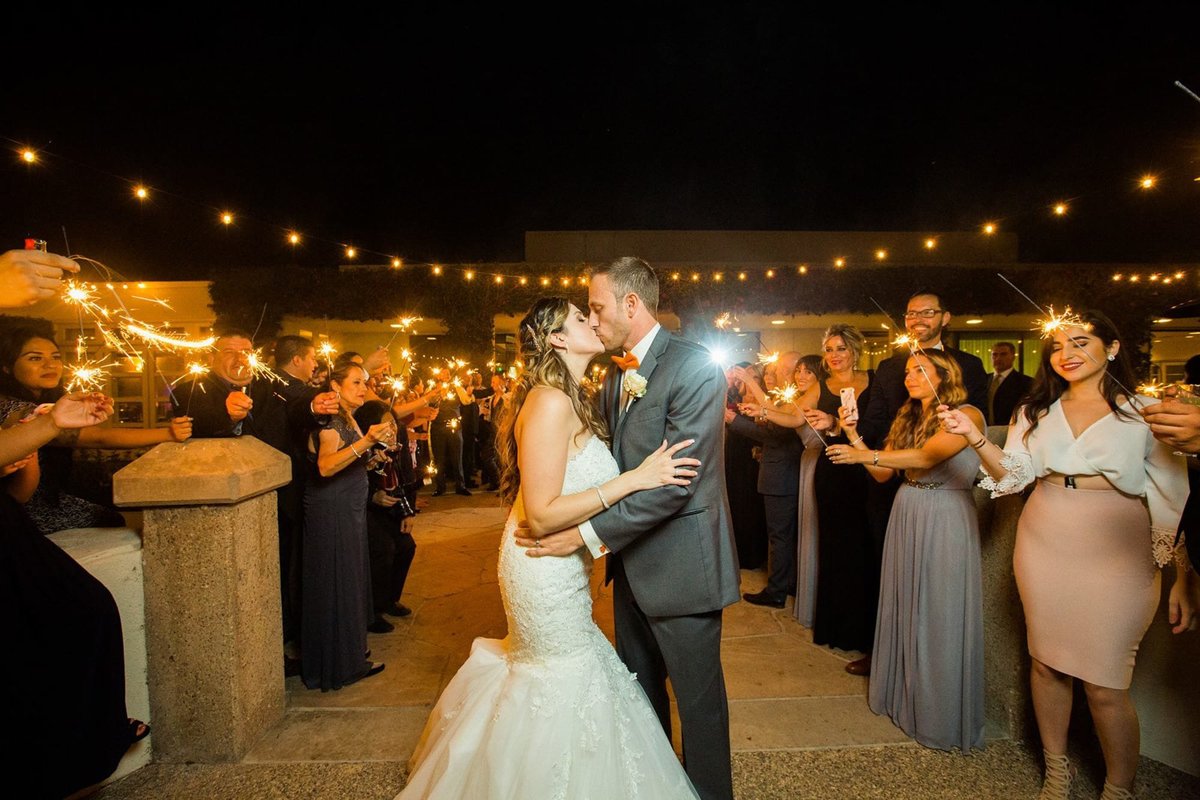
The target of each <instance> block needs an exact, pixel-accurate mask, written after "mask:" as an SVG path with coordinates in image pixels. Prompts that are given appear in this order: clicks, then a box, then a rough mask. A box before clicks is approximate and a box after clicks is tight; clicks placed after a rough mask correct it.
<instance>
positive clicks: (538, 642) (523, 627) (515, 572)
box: [400, 437, 697, 800]
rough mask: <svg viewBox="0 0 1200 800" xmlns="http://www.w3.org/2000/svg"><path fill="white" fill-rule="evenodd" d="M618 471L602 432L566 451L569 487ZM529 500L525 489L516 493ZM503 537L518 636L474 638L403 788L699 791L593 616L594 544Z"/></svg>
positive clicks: (623, 793) (472, 795)
mask: <svg viewBox="0 0 1200 800" xmlns="http://www.w3.org/2000/svg"><path fill="white" fill-rule="evenodd" d="M617 474H618V469H617V465H616V462H615V461H614V460H613V457H612V454H611V453H609V451H608V448H606V447H605V446H604V443H603V442H602V441H601V440H599V439H597V438H595V437H593V438H592V439H590V440H589V441H588V443H587V444H586V445H585V446H584V448H583V449H582V450H580V451H579V452H578V453H577V454H576V455H575V456H573V457H572V458H571V459H570V460H569V461H568V462H567V469H566V475H565V476H564V478H563V489H562V493H563V494H564V495H565V494H574V493H576V492H580V491H584V490H585V489H588V488H590V487H593V486H598V485H600V484H602V483H604V482H605V481H607V480H610V479H611V478H613V477H615V476H616V475H617ZM519 503H520V501H519V499H518V503H517V505H519ZM516 525H517V523H516V512H515V510H514V512H513V513H511V514H509V517H508V521H507V523H506V524H505V526H504V534H503V537H502V539H501V543H500V566H499V572H500V593H501V596H502V598H503V600H504V612H505V615H506V616H507V617H508V637H507V638H505V639H503V640H497V639H476V640H475V642H474V644H473V645H472V647H471V655H470V657H469V658H468V659H467V661H466V663H465V664H463V666H462V669H460V670H459V671H458V673H457V674H456V675H455V676H454V678H453V679H452V680H451V681H450V683H449V685H447V686H446V690H445V691H444V692H443V693H442V696H441V697H440V698H439V699H438V702H437V705H436V706H434V709H433V712H432V713H431V714H430V716H429V721H428V722H427V723H426V725H425V731H424V733H423V734H422V735H421V741H420V743H419V744H418V745H417V749H416V752H415V753H414V754H413V758H412V767H411V770H410V774H409V778H408V784H407V785H406V787H405V789H404V791H403V792H401V793H400V798H403V800H412V799H413V798H419V797H420V798H425V797H428V798H456V799H457V798H469V799H470V800H501V799H503V800H541V799H542V798H546V800H551V799H553V800H560V799H564V798H579V799H580V800H583V798H590V800H602V799H603V798H634V797H641V798H647V799H648V800H669V799H670V798H695V797H697V795H696V793H695V791H694V790H693V789H692V785H691V783H690V782H689V781H688V779H687V775H686V773H684V771H683V768H682V767H681V766H680V764H679V761H678V760H677V759H676V757H675V753H674V751H672V749H671V745H670V742H669V741H667V738H666V736H665V735H664V734H663V729H662V725H661V724H660V723H659V721H658V717H657V716H656V715H655V714H654V712H653V710H652V709H651V708H650V703H649V701H648V700H647V699H646V695H645V693H644V692H643V691H642V688H641V686H640V685H639V684H638V682H637V680H636V679H635V677H634V676H633V675H632V674H630V672H629V670H628V669H626V668H625V665H624V664H623V663H622V662H621V660H620V658H618V657H617V654H616V651H614V650H613V648H612V645H610V644H609V642H608V640H607V639H606V638H605V637H604V634H603V633H601V631H600V629H599V628H597V627H596V624H595V623H594V622H593V621H592V596H591V591H590V585H589V577H590V575H591V571H592V558H591V556H590V554H588V552H587V550H586V548H585V549H581V550H580V551H579V552H578V553H576V554H575V555H572V556H570V557H567V558H553V557H546V558H529V557H528V556H526V555H525V551H524V550H523V549H522V548H521V547H518V546H517V545H516V543H515V542H514V541H513V531H514V530H515V528H516Z"/></svg>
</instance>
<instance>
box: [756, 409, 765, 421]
mask: <svg viewBox="0 0 1200 800" xmlns="http://www.w3.org/2000/svg"><path fill="white" fill-rule="evenodd" d="M758 418H759V419H760V420H762V421H764V422H765V421H766V419H767V409H766V408H765V407H763V408H760V409H759V410H758Z"/></svg>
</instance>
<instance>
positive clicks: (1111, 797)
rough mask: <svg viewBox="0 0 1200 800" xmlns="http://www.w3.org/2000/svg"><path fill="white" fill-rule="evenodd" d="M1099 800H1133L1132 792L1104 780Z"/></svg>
mask: <svg viewBox="0 0 1200 800" xmlns="http://www.w3.org/2000/svg"><path fill="white" fill-rule="evenodd" d="M1100 800H1133V792H1132V791H1130V790H1129V789H1122V788H1121V787H1120V786H1113V785H1112V784H1111V783H1109V782H1108V781H1105V782H1104V793H1103V794H1101V795H1100Z"/></svg>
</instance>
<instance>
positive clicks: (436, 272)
mask: <svg viewBox="0 0 1200 800" xmlns="http://www.w3.org/2000/svg"><path fill="white" fill-rule="evenodd" d="M433 274H434V275H441V274H442V268H441V266H439V265H438V264H434V265H433Z"/></svg>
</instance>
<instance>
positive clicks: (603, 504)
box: [592, 486, 612, 510]
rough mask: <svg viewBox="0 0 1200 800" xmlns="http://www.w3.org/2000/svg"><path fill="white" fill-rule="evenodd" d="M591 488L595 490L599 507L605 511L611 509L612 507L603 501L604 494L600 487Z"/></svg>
mask: <svg viewBox="0 0 1200 800" xmlns="http://www.w3.org/2000/svg"><path fill="white" fill-rule="evenodd" d="M592 488H593V489H595V490H596V496H597V497H599V498H600V505H602V506H604V508H605V510H608V509H610V508H612V506H610V505H609V504H608V501H607V500H605V499H604V492H602V491H600V487H599V486H593V487H592Z"/></svg>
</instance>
